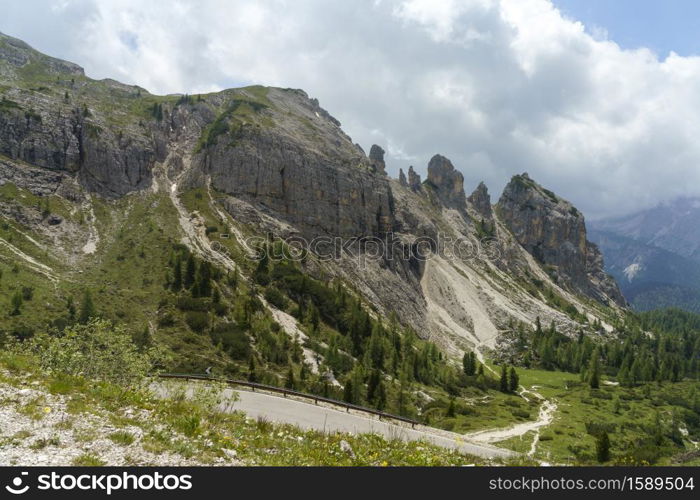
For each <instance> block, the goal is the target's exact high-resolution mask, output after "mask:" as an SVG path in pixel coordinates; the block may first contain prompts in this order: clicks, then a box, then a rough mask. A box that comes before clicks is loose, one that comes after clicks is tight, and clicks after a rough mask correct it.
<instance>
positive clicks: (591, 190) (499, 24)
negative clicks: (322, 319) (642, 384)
mask: <svg viewBox="0 0 700 500" xmlns="http://www.w3.org/2000/svg"><path fill="white" fill-rule="evenodd" d="M696 4H697V2H694V1H693V0H688V1H675V2H658V1H652V0H615V1H614V2H613V1H609V0H554V2H553V3H552V1H550V0H441V1H438V0H405V1H399V0H374V1H372V0H352V1H351V0H343V1H341V0H337V1H329V0H270V1H259V0H250V1H248V0H203V1H202V0H199V1H194V0H193V1H184V0H180V1H177V0H175V1H174V0H168V1H165V0H154V1H148V2H144V1H143V0H111V1H108V0H35V1H22V2H19V1H15V0H0V12H2V17H0V31H2V32H4V33H7V34H9V35H13V36H16V37H19V38H22V39H24V40H25V41H27V42H28V43H30V44H31V45H33V46H34V47H35V48H37V49H39V50H41V51H43V52H46V53H48V54H50V55H54V56H57V57H61V58H64V59H68V60H71V61H74V62H76V63H78V64H80V65H82V66H83V67H85V69H86V72H87V73H88V75H89V76H92V77H94V78H106V77H112V78H115V79H118V80H121V81H124V82H128V83H135V84H138V85H141V86H143V87H145V88H147V89H149V90H150V91H152V92H155V93H176V92H188V93H199V92H207V91H214V90H219V89H222V88H225V87H232V86H240V85H245V84H249V83H262V84H266V85H277V86H282V87H294V88H303V89H305V90H306V91H307V92H308V93H309V94H310V95H312V96H314V97H317V98H319V100H320V101H321V105H322V106H324V107H325V108H326V109H328V110H329V111H330V112H331V114H333V115H334V116H336V117H337V118H338V119H339V120H340V121H341V122H342V123H343V127H344V129H345V130H346V132H348V134H350V135H351V136H352V137H353V139H354V140H355V141H356V142H359V143H360V144H361V145H362V146H363V147H364V148H365V150H366V151H368V150H369V146H370V145H371V144H372V143H377V144H380V145H382V146H383V147H384V148H385V149H386V150H387V152H388V158H387V160H388V163H389V170H390V172H391V173H393V174H394V175H395V174H396V172H398V168H399V167H400V166H402V167H404V168H405V167H407V166H408V165H409V164H412V165H415V166H416V167H417V169H418V170H419V171H420V172H424V171H425V165H426V164H427V162H428V160H429V159H430V157H431V156H432V155H433V154H434V153H442V154H444V155H445V156H447V157H449V158H451V159H452V160H453V163H454V164H455V165H456V166H457V168H459V169H460V170H461V171H462V172H463V173H464V176H465V184H466V185H465V189H466V190H467V191H470V190H471V189H473V187H475V186H476V184H477V183H478V181H480V180H484V181H486V183H487V185H488V186H489V187H490V189H491V191H492V196H493V197H497V196H498V194H500V191H501V189H502V188H503V186H504V184H505V182H506V181H507V179H508V178H509V177H510V176H511V175H513V174H515V173H519V172H523V171H527V172H529V173H530V175H531V177H533V178H535V179H536V180H538V181H539V182H541V183H542V184H544V185H545V186H547V187H549V188H551V189H552V190H554V191H556V192H557V193H559V194H561V195H562V196H564V197H566V198H568V199H570V200H571V201H572V202H574V203H575V204H576V205H577V206H579V207H580V208H582V209H583V210H584V212H585V213H586V214H587V215H588V216H589V217H599V216H605V215H619V214H624V213H627V212H630V211H633V210H636V209H639V208H643V207H648V206H651V205H654V204H656V203H658V202H660V201H663V200H669V199H672V198H675V197H678V196H685V195H700V57H697V56H696V54H700V38H698V37H697V33H698V28H699V27H700V26H698V24H700V23H699V20H700V7H698V6H697V5H696Z"/></svg>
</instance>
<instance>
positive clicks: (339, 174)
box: [194, 89, 394, 237]
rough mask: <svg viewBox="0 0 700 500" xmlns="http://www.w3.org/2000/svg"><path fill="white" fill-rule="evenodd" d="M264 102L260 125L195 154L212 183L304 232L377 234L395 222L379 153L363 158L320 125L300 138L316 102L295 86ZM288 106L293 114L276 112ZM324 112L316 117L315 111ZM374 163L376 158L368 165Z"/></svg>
mask: <svg viewBox="0 0 700 500" xmlns="http://www.w3.org/2000/svg"><path fill="white" fill-rule="evenodd" d="M267 98H268V99H269V100H270V105H269V106H268V107H267V108H265V109H264V110H262V111H260V116H259V117H258V119H259V120H260V123H269V121H270V120H271V121H273V122H274V123H275V126H274V127H270V126H240V127H231V130H229V131H228V132H227V133H226V134H224V135H222V136H221V137H220V139H219V140H218V141H216V143H215V144H212V145H211V146H209V147H207V148H205V149H203V150H202V151H201V152H200V153H199V154H198V155H197V156H196V158H195V160H194V165H195V168H197V169H199V170H201V171H202V172H204V173H205V174H206V175H207V176H209V177H210V178H211V186H212V187H213V188H215V189H217V190H219V191H222V192H224V193H226V194H229V195H231V196H235V197H238V198H241V199H243V200H246V201H249V202H251V203H253V204H254V205H255V206H257V207H260V208H261V209H263V210H267V211H269V212H272V213H274V214H275V216H276V217H280V218H282V219H283V220H284V221H285V222H287V223H289V224H292V225H294V226H296V227H297V228H298V229H299V230H301V231H302V232H303V233H304V234H305V235H307V236H312V237H313V236H317V235H334V236H341V237H353V236H356V237H361V236H372V235H381V234H384V233H386V232H389V231H391V230H392V228H393V226H394V206H393V195H392V192H391V188H390V185H389V179H388V178H387V177H386V176H384V175H377V174H378V173H379V172H378V171H377V172H375V169H376V168H378V167H379V166H380V165H381V168H382V169H383V168H384V167H383V155H384V153H383V151H382V150H381V148H379V147H378V146H374V147H372V151H370V155H369V156H370V159H369V160H368V158H367V157H365V156H363V155H362V153H361V152H360V151H359V150H358V148H357V147H355V145H354V144H353V143H352V141H351V140H350V138H349V137H347V136H346V135H345V134H344V133H343V132H342V131H341V130H340V129H338V128H336V127H331V126H329V123H328V122H326V121H325V119H323V118H321V120H324V121H322V122H320V123H319V126H318V129H317V133H316V135H315V136H314V137H313V138H307V137H305V136H304V135H303V134H302V133H300V131H303V130H304V125H303V120H305V119H306V120H308V119H311V118H307V117H313V118H315V119H316V122H317V123H318V120H319V118H318V117H316V116H315V113H316V111H315V109H316V108H315V106H316V105H315V104H314V103H312V102H311V101H310V100H309V99H308V98H307V97H306V96H305V95H301V94H298V93H295V92H293V91H285V90H281V89H270V90H269V92H268V95H267ZM278 109H284V110H292V113H287V112H286V111H285V112H282V111H278ZM321 116H322V115H321ZM372 162H374V163H372Z"/></svg>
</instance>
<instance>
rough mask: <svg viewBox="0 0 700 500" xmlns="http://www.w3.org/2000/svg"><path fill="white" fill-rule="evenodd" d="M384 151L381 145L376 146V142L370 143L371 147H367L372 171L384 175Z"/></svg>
mask: <svg viewBox="0 0 700 500" xmlns="http://www.w3.org/2000/svg"><path fill="white" fill-rule="evenodd" d="M384 153H385V151H384V150H383V149H382V148H381V147H379V146H377V145H376V144H372V147H371V148H370V149H369V163H370V165H372V169H373V171H374V172H376V173H378V174H383V175H386V163H385V162H384Z"/></svg>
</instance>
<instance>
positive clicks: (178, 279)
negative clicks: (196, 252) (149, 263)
mask: <svg viewBox="0 0 700 500" xmlns="http://www.w3.org/2000/svg"><path fill="white" fill-rule="evenodd" d="M172 288H173V291H174V292H179V291H180V290H182V260H181V259H180V256H178V257H177V258H176V259H175V265H174V266H173V283H172Z"/></svg>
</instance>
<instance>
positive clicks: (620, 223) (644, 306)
mask: <svg viewBox="0 0 700 500" xmlns="http://www.w3.org/2000/svg"><path fill="white" fill-rule="evenodd" d="M699 222H700V200H698V199H689V198H684V199H678V200H675V201H673V202H670V203H665V204H662V205H659V206H657V207H655V208H652V209H648V210H644V211H641V212H639V213H635V214H632V215H628V216H625V217H621V218H614V219H605V220H601V221H595V222H594V223H593V224H592V227H593V229H592V230H591V231H590V235H591V239H592V240H593V241H595V242H596V243H597V244H598V245H599V246H600V247H601V249H602V251H603V254H604V255H605V262H606V270H607V271H608V272H609V273H610V274H611V275H612V276H614V277H615V279H616V280H617V281H618V283H620V287H621V289H622V292H623V294H624V295H625V297H626V298H627V299H628V300H629V302H630V304H631V305H632V306H633V307H634V308H635V309H638V310H645V311H646V310H651V309H657V308H663V307H679V308H682V309H685V310H688V311H694V312H700V257H699V255H700V254H699V249H700V231H698V227H699Z"/></svg>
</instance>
